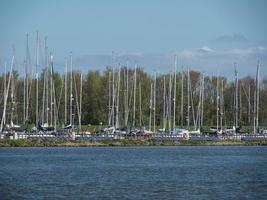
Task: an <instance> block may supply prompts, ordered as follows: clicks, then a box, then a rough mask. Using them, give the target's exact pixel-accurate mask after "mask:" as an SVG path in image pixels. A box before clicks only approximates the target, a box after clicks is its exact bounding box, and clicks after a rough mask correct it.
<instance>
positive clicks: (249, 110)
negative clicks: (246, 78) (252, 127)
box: [248, 83, 251, 124]
mask: <svg viewBox="0 0 267 200" xmlns="http://www.w3.org/2000/svg"><path fill="white" fill-rule="evenodd" d="M250 102H251V100H250V83H249V85H248V124H250V123H251V119H250V113H251V108H250V106H251V105H250Z"/></svg>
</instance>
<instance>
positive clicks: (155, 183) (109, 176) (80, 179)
mask: <svg viewBox="0 0 267 200" xmlns="http://www.w3.org/2000/svg"><path fill="white" fill-rule="evenodd" d="M0 197H1V198H0V199H266V198H267V147H208V146H202V147H196V146H195V147H78V148H73V147H69V148H0Z"/></svg>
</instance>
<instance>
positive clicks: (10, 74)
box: [0, 55, 15, 132]
mask: <svg viewBox="0 0 267 200" xmlns="http://www.w3.org/2000/svg"><path fill="white" fill-rule="evenodd" d="M14 59H15V56H14V55H13V57H12V61H11V69H10V72H9V78H8V83H7V90H6V94H5V98H4V110H3V114H2V120H1V129H0V132H2V131H3V125H4V117H5V115H6V104H7V98H8V92H9V87H10V81H11V76H12V71H13V64H14Z"/></svg>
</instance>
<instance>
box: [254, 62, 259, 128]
mask: <svg viewBox="0 0 267 200" xmlns="http://www.w3.org/2000/svg"><path fill="white" fill-rule="evenodd" d="M259 76H260V62H259V61H258V64H257V74H256V83H255V86H256V91H255V92H256V95H255V99H256V102H255V101H254V121H255V122H254V133H258V131H259V97H260V96H259V89H260V80H259Z"/></svg>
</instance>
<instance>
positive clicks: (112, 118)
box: [111, 51, 115, 126]
mask: <svg viewBox="0 0 267 200" xmlns="http://www.w3.org/2000/svg"><path fill="white" fill-rule="evenodd" d="M114 54H115V53H114V51H112V107H111V109H112V110H111V123H112V126H114V125H115V124H114V111H115V110H114V105H115V71H114V60H115V58H114V56H115V55H114Z"/></svg>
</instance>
